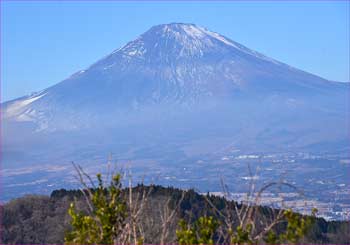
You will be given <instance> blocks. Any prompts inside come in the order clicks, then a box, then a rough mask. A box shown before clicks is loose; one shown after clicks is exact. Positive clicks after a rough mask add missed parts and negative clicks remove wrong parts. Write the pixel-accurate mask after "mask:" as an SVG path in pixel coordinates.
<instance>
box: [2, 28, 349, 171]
mask: <svg viewBox="0 0 350 245" xmlns="http://www.w3.org/2000/svg"><path fill="white" fill-rule="evenodd" d="M101 45H102V44H101ZM286 52H288V51H287V50H286ZM348 99H349V84H348V83H341V82H334V81H328V80H326V79H323V78H321V77H318V76H316V75H313V74H310V73H308V72H305V71H302V70H299V69H297V68H294V67H291V66H289V65H287V64H284V63H282V62H279V61H277V60H274V59H272V58H269V57H267V56H265V55H263V54H261V53H258V52H256V51H253V50H251V49H249V48H247V47H245V46H243V45H241V44H239V43H237V42H235V41H233V40H231V39H229V38H227V37H224V36H222V35H220V34H218V33H216V32H212V31H209V30H207V29H205V28H202V27H199V26H196V25H194V24H183V23H171V24H163V25H158V26H154V27H152V28H151V29H149V30H148V31H147V32H145V33H143V34H142V35H141V36H139V37H138V38H136V39H135V40H133V41H131V42H129V43H127V44H126V45H125V46H123V47H121V48H119V49H117V50H115V51H113V52H112V53H111V54H109V55H107V56H106V57H104V58H102V59H101V60H99V61H97V62H96V63H94V64H92V65H91V66H90V67H88V68H86V69H85V70H81V71H78V72H76V73H75V74H73V75H72V76H70V77H68V78H67V79H65V80H63V81H62V82H60V83H58V84H56V85H54V86H52V87H49V88H47V89H45V90H43V91H40V92H38V93H35V94H32V95H29V96H24V97H21V98H18V99H15V100H12V101H8V102H5V103H3V104H2V105H1V110H2V112H1V113H2V114H1V115H2V138H3V139H2V140H3V143H2V155H3V167H9V168H10V167H14V166H17V167H18V166H25V165H30V164H43V163H53V162H55V163H59V162H67V161H68V162H69V161H77V160H78V161H94V160H96V161H97V159H100V158H103V157H104V156H106V155H107V154H108V153H110V152H112V153H114V154H116V155H118V156H119V157H121V158H123V159H134V160H135V161H136V159H159V158H160V156H162V157H165V156H167V157H168V160H169V159H171V161H173V162H174V163H175V162H176V161H177V159H184V158H188V159H190V158H191V157H193V156H194V155H203V154H204V155H205V154H211V153H213V152H217V151H225V149H239V150H241V151H254V152H264V151H298V150H304V149H308V150H324V151H330V152H331V151H337V150H339V149H349V142H350V141H349V139H350V138H349V131H348V129H349V127H348V126H349V108H348V105H349V103H348ZM99 157H100V158H99Z"/></svg>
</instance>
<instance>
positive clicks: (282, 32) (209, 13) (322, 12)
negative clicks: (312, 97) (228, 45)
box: [1, 1, 349, 101]
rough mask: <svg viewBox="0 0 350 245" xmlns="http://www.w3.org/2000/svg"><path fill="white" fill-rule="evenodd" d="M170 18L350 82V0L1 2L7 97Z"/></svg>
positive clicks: (50, 80)
mask: <svg viewBox="0 0 350 245" xmlns="http://www.w3.org/2000/svg"><path fill="white" fill-rule="evenodd" d="M170 22H185V23H195V24H197V25H200V26H204V27H206V28H208V29H210V30H212V31H216V32H219V33H221V34H223V35H225V36H227V37H229V38H231V39H233V40H235V41H237V42H239V43H242V44H244V45H246V46H247V47H249V48H251V49H254V50H257V51H259V52H262V53H263V54H265V55H267V56H270V57H272V58H275V59H277V60H280V61H282V62H285V63H287V64H289V65H292V66H295V67H297V68H300V69H303V70H305V71H308V72H311V73H314V74H316V75H319V76H322V77H324V78H327V79H330V80H337V81H344V82H345V81H349V2H348V1H331V2H326V1H320V2H317V1H311V2H305V1H294V2H285V1H282V2H276V1H272V2H262V1H258V2H253V1H248V2H245V3H244V2H229V1H226V2H205V3H203V2H190V3H188V2H187V3H186V2H157V1H155V2H131V3H130V2H129V3H128V2H120V1H108V2H92V1H77V2H67V1H66V2H61V3H59V2H53V1H39V2H32V1H31V2H29V3H26V2H18V1H16V2H9V1H7V2H4V1H1V89H2V90H1V94H2V98H1V100H2V101H6V100H9V99H13V98H16V97H19V96H22V95H26V94H29V93H31V92H34V91H39V90H41V89H44V88H46V87H48V86H51V85H53V84H55V83H57V82H60V81H62V80H63V79H65V78H66V77H68V76H69V75H71V74H72V73H74V72H76V71H78V70H80V69H84V68H86V67H87V66H89V65H90V64H91V63H94V62H95V61H97V60H98V59H100V58H102V57H103V56H105V55H107V54H109V53H110V52H112V51H113V50H114V49H116V48H118V47H120V46H122V45H124V44H125V43H126V42H128V41H131V40H133V39H135V38H136V37H137V36H138V35H140V34H141V33H143V32H145V31H146V30H148V29H149V28H150V27H151V26H153V25H156V24H163V23H170Z"/></svg>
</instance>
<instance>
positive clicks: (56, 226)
mask: <svg viewBox="0 0 350 245" xmlns="http://www.w3.org/2000/svg"><path fill="white" fill-rule="evenodd" d="M132 191H133V192H134V194H135V195H134V199H135V200H136V199H138V198H140V199H141V198H142V193H147V202H146V204H145V206H144V207H143V210H144V211H143V212H142V214H141V215H140V219H139V220H140V222H141V223H142V225H141V227H143V230H142V231H140V232H141V233H142V239H143V240H142V242H144V243H153V244H157V243H161V242H163V243H176V242H178V240H177V237H176V230H178V231H181V227H180V226H179V223H180V224H181V222H180V220H182V221H183V222H185V223H186V224H188V225H189V227H190V225H191V224H194V223H195V222H197V221H198V219H199V217H213V218H214V219H215V220H217V221H218V222H223V220H222V217H220V216H219V215H218V213H217V212H216V211H215V210H214V208H213V207H212V206H211V205H209V204H208V200H209V201H210V202H211V203H212V204H213V205H214V206H215V208H216V209H217V210H221V211H223V210H225V208H227V206H230V205H231V206H232V205H233V204H237V203H234V202H232V201H227V200H225V199H224V198H222V197H217V196H208V195H207V196H203V195H200V194H198V193H196V192H195V191H193V190H188V191H182V190H180V189H175V188H172V187H167V188H166V187H161V186H141V185H140V186H137V187H134V188H133V189H132ZM128 192H129V189H123V191H122V193H121V195H122V196H123V198H127V197H128ZM137 193H138V194H137ZM180 201H181V202H180ZM72 202H74V203H75V207H76V208H77V209H79V210H85V211H86V210H87V208H88V207H87V204H86V201H85V200H84V195H83V194H82V192H81V191H79V190H64V189H61V190H56V191H54V192H52V194H51V196H38V195H29V196H25V197H22V198H18V199H15V200H12V201H10V202H9V203H7V204H5V205H4V206H2V207H1V208H2V238H1V239H2V240H1V243H6V244H10V243H11V244H53V243H56V244H63V243H64V242H65V240H64V238H65V235H67V232H68V231H71V230H72V226H71V217H70V215H69V214H68V209H69V207H70V204H71V203H72ZM237 205H238V207H239V208H242V205H240V204H237ZM177 208H178V210H177V212H174V215H173V216H172V217H170V215H171V212H172V210H175V209H177ZM256 210H257V213H256V217H257V218H256V219H255V220H256V221H260V223H262V222H261V221H263V220H266V219H269V218H271V217H272V215H273V214H275V213H276V212H277V211H278V210H273V209H270V208H266V207H257V209H256ZM165 217H168V218H169V217H170V218H171V219H170V220H169V222H168V223H167V224H166V225H167V229H166V232H167V235H166V236H164V234H162V233H163V232H164V226H162V225H164V220H163V219H164V218H165ZM232 217H233V218H232V220H233V223H234V226H237V224H238V221H237V217H235V214H234V213H233V212H232ZM258 223H259V222H256V224H255V225H256V227H257V228H256V229H257V230H259V229H262V227H259V224H258ZM349 228H350V223H349V222H348V221H343V222H340V221H331V222H326V221H325V220H324V219H322V218H317V219H316V220H315V222H314V223H313V225H312V226H311V228H310V229H309V231H308V233H307V234H306V236H305V237H304V238H303V239H302V240H301V242H302V243H333V244H336V243H338V244H340V243H342V244H345V243H347V242H348V241H350V235H349V232H348V231H349V230H350V229H349ZM285 229H286V224H283V223H281V224H280V225H278V226H277V227H276V229H275V231H276V233H277V234H279V233H282V232H283V231H285ZM219 233H220V232H219V231H216V232H215V237H214V238H215V239H218V240H215V242H222V241H220V235H219ZM161 239H164V240H163V241H161ZM221 239H223V238H221ZM131 243H133V242H131Z"/></svg>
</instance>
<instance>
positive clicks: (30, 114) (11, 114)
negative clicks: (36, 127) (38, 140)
mask: <svg viewBox="0 0 350 245" xmlns="http://www.w3.org/2000/svg"><path fill="white" fill-rule="evenodd" d="M46 94H47V93H42V94H38V95H34V96H30V97H29V98H28V97H27V98H25V99H20V100H16V101H14V102H13V103H11V104H9V105H8V106H7V107H6V108H5V110H4V112H5V114H4V117H5V118H13V119H14V120H15V121H19V122H26V121H34V119H33V118H35V115H36V111H35V110H34V109H29V108H28V106H29V105H31V104H32V103H33V102H34V101H37V100H38V99H40V98H42V97H44V96H45V95H46Z"/></svg>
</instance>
